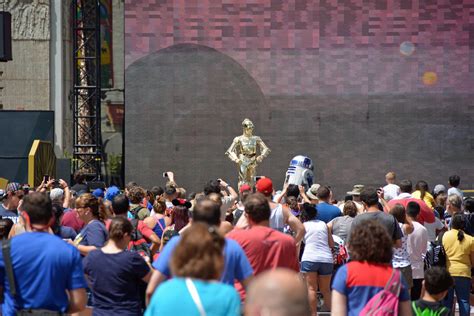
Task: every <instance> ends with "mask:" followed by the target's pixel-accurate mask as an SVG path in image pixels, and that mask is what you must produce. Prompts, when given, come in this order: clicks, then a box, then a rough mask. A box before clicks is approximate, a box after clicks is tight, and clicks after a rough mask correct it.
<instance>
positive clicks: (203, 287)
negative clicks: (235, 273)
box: [145, 278, 240, 316]
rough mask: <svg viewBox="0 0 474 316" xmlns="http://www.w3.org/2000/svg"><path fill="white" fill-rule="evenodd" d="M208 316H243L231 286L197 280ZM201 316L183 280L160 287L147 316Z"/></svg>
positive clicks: (169, 282)
mask: <svg viewBox="0 0 474 316" xmlns="http://www.w3.org/2000/svg"><path fill="white" fill-rule="evenodd" d="M193 283H194V285H195V287H196V289H197V292H198V295H199V299H200V300H201V303H202V306H203V308H204V311H205V313H206V316H224V315H225V316H240V298H239V295H238V294H237V291H236V290H235V289H234V288H233V287H232V286H230V285H227V284H222V283H218V282H212V281H211V282H205V281H201V280H196V279H193ZM154 315H186V316H200V314H199V310H198V308H197V306H196V303H194V301H193V299H192V297H191V294H190V293H189V290H188V288H187V286H186V281H185V279H183V278H174V279H171V280H169V281H166V282H165V283H163V284H162V285H160V286H159V287H158V289H157V290H156V291H155V294H153V297H152V298H151V302H150V305H148V308H147V310H146V312H145V316H154Z"/></svg>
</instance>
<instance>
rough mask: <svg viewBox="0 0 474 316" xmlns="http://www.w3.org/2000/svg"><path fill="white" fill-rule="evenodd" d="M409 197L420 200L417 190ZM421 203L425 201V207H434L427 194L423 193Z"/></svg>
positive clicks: (431, 199) (431, 198) (433, 202)
mask: <svg viewBox="0 0 474 316" xmlns="http://www.w3.org/2000/svg"><path fill="white" fill-rule="evenodd" d="M411 196H412V197H414V198H415V199H418V200H421V192H420V191H419V190H416V191H415V192H413V193H412V194H411ZM423 201H425V203H426V205H428V206H429V207H431V208H434V207H435V200H434V198H433V196H432V195H431V194H430V193H429V192H425V196H424V197H423Z"/></svg>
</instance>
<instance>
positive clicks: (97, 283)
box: [84, 249, 150, 316]
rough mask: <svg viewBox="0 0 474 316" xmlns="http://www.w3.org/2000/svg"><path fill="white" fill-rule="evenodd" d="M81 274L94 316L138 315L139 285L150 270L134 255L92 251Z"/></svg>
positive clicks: (139, 307) (139, 257)
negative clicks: (87, 285)
mask: <svg viewBox="0 0 474 316" xmlns="http://www.w3.org/2000/svg"><path fill="white" fill-rule="evenodd" d="M84 272H85V273H86V274H87V275H88V276H89V281H90V285H91V289H92V294H93V296H94V311H93V314H94V315H104V316H107V315H116V316H119V315H127V316H129V315H141V312H142V311H141V301H140V285H141V283H142V278H143V277H145V276H146V275H147V274H148V272H150V268H149V267H148V265H147V263H146V262H145V260H143V258H142V257H141V256H140V255H139V254H138V253H137V252H130V251H122V252H119V253H104V252H102V250H100V249H98V250H94V251H91V252H90V253H89V254H88V255H87V257H85V258H84Z"/></svg>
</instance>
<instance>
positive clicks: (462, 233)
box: [458, 230, 464, 242]
mask: <svg viewBox="0 0 474 316" xmlns="http://www.w3.org/2000/svg"><path fill="white" fill-rule="evenodd" d="M458 240H459V242H462V241H463V240H464V232H463V231H462V230H458Z"/></svg>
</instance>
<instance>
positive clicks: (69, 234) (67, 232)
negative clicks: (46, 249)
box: [59, 226, 77, 240]
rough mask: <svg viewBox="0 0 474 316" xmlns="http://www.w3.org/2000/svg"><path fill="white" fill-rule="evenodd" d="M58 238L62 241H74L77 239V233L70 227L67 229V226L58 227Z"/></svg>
mask: <svg viewBox="0 0 474 316" xmlns="http://www.w3.org/2000/svg"><path fill="white" fill-rule="evenodd" d="M59 236H60V237H61V238H62V239H71V240H74V239H76V237H77V233H76V231H75V230H74V229H72V228H71V227H67V226H61V227H59Z"/></svg>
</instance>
